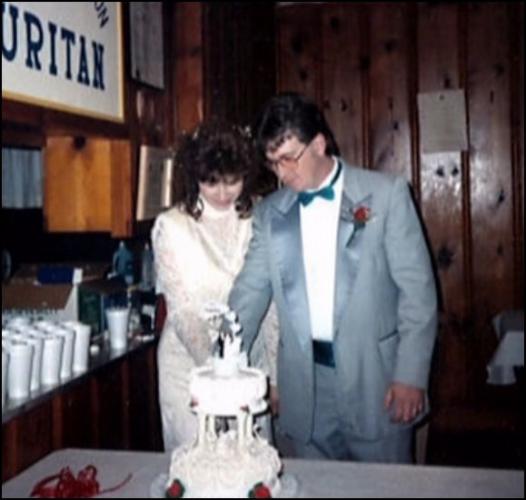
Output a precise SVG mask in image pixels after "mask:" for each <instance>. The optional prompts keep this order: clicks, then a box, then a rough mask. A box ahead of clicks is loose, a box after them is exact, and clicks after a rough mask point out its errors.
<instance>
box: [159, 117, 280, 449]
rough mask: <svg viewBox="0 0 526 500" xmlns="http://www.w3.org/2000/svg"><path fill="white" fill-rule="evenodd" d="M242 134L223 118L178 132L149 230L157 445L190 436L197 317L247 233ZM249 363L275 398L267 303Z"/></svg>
mask: <svg viewBox="0 0 526 500" xmlns="http://www.w3.org/2000/svg"><path fill="white" fill-rule="evenodd" d="M251 151H252V150H251V145H250V141H249V139H248V138H247V137H246V133H244V131H243V130H241V129H240V128H238V127H235V126H229V125H226V124H219V123H215V124H208V125H201V126H200V127H199V128H198V129H196V131H195V132H194V133H193V134H191V135H187V136H184V138H183V140H182V144H181V146H180V148H179V150H178V153H177V157H176V168H177V175H176V184H175V188H176V204H175V206H174V207H173V208H171V209H170V210H168V211H166V212H163V213H162V214H160V215H159V216H158V217H157V219H156V221H155V224H154V226H153V229H152V244H153V249H154V255H155V266H156V272H157V283H158V291H159V292H160V293H163V294H164V297H165V300H166V306H167V317H166V322H165V325H164V328H163V332H162V336H161V340H160V342H159V348H158V351H157V359H158V372H159V399H160V406H161V417H162V426H163V439H164V447H165V449H166V450H171V449H173V448H174V447H176V446H179V445H181V444H185V443H188V442H191V441H192V440H193V439H194V437H195V435H196V432H197V418H196V416H195V414H194V413H192V411H191V410H190V407H189V403H190V395H189V391H188V385H189V374H190V370H191V369H192V368H193V367H194V366H199V365H202V364H203V363H204V362H205V360H206V359H207V357H208V356H209V355H210V354H211V348H212V345H211V339H210V337H209V335H208V333H207V330H208V329H207V325H206V322H205V320H204V319H203V318H202V317H201V311H202V308H203V305H204V304H205V303H206V302H208V301H211V300H215V301H219V302H224V303H226V301H227V298H228V293H229V291H230V288H231V286H232V283H233V281H234V278H235V277H236V275H237V273H238V271H239V270H240V269H241V266H242V264H243V258H244V255H245V252H246V250H247V247H248V243H249V240H250V237H251V218H250V211H251V208H252V203H253V196H252V191H251V189H252V185H253V177H254V175H255V172H254V171H255V167H254V163H253V155H252V152H251ZM262 333H263V335H259V336H258V337H259V338H261V341H260V342H258V344H255V345H254V346H253V348H252V352H251V361H252V364H253V365H255V366H258V367H260V368H262V369H264V370H265V371H266V372H267V374H268V375H269V377H270V385H271V396H272V398H276V394H277V392H276V390H275V385H276V353H277V344H278V327H277V319H276V314H275V310H274V309H273V308H272V307H271V308H270V311H269V314H268V315H267V318H266V319H265V321H264V322H263V324H262Z"/></svg>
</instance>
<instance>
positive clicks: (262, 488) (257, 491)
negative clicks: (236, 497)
mask: <svg viewBox="0 0 526 500" xmlns="http://www.w3.org/2000/svg"><path fill="white" fill-rule="evenodd" d="M248 497H249V498H272V494H271V493H270V490H269V489H268V487H267V486H266V485H265V484H263V483H257V484H256V485H255V486H254V488H252V489H251V490H250V491H249V493H248Z"/></svg>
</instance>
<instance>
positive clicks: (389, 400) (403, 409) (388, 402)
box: [384, 382, 425, 423]
mask: <svg viewBox="0 0 526 500" xmlns="http://www.w3.org/2000/svg"><path fill="white" fill-rule="evenodd" d="M424 399H425V396H424V390H423V389H420V388H419V387H414V386H411V385H406V384H402V383H401V382H393V383H392V384H391V385H390V386H389V388H388V389H387V393H386V394H385V398H384V407H385V409H386V410H390V411H391V420H392V421H393V422H399V423H409V422H411V421H412V420H414V419H415V418H416V417H417V416H418V415H420V413H422V411H423V410H424Z"/></svg>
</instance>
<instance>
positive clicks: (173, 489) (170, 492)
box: [166, 479, 184, 498]
mask: <svg viewBox="0 0 526 500" xmlns="http://www.w3.org/2000/svg"><path fill="white" fill-rule="evenodd" d="M183 496H184V486H183V483H181V481H179V479H174V480H173V482H172V485H171V486H170V487H169V488H168V489H167V490H166V498H182V497H183Z"/></svg>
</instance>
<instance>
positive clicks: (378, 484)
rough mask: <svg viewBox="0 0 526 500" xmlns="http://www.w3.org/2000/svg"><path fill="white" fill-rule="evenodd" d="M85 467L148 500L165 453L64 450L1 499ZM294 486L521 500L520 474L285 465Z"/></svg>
mask: <svg viewBox="0 0 526 500" xmlns="http://www.w3.org/2000/svg"><path fill="white" fill-rule="evenodd" d="M88 464H93V465H95V466H96V467H97V469H98V481H99V483H100V485H101V488H102V489H104V488H108V487H111V486H114V485H116V484H118V483H120V482H121V481H122V480H124V479H125V478H126V477H127V476H128V474H130V473H132V474H133V476H132V479H131V480H130V481H129V482H128V483H127V484H126V485H125V486H124V487H123V488H122V489H120V490H119V491H116V492H114V493H111V494H109V495H102V496H103V497H110V498H145V497H146V498H147V497H148V496H149V492H150V486H151V484H152V483H153V482H154V481H155V479H156V478H157V477H158V476H159V474H161V473H166V472H167V470H168V464H169V454H163V453H148V452H120V451H106V450H80V449H64V450H59V451H56V452H53V453H51V454H50V455H48V456H47V457H45V458H43V459H42V460H41V461H39V462H37V463H36V464H34V465H33V466H31V467H30V468H28V469H26V470H25V471H24V472H22V473H21V474H20V475H18V476H17V477H15V478H13V479H11V480H9V481H7V482H6V483H4V484H3V485H2V497H3V498H27V497H28V495H29V493H30V492H31V489H32V487H33V485H34V484H35V483H36V482H37V481H39V480H40V479H42V478H44V477H45V476H48V475H52V474H56V473H58V472H59V471H60V469H61V468H62V467H65V466H69V467H70V468H71V469H72V471H73V472H74V474H75V475H76V474H77V473H78V471H79V470H80V469H82V468H84V467H85V466H86V465H88ZM284 470H285V472H286V473H287V474H292V475H293V476H294V477H295V478H296V479H297V481H298V495H297V497H298V498H324V497H329V498H369V497H392V498H394V497H399V498H406V497H440V498H446V497H447V498H449V497H452V498H459V497H465V498H467V497H471V498H474V497H478V498H506V497H507V498H512V497H516V498H523V497H524V471H518V470H517V471H515V470H498V469H474V468H473V469H472V468H463V467H435V466H433V467H431V466H421V465H387V464H363V463H354V462H329V461H307V460H293V459H286V460H284Z"/></svg>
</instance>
